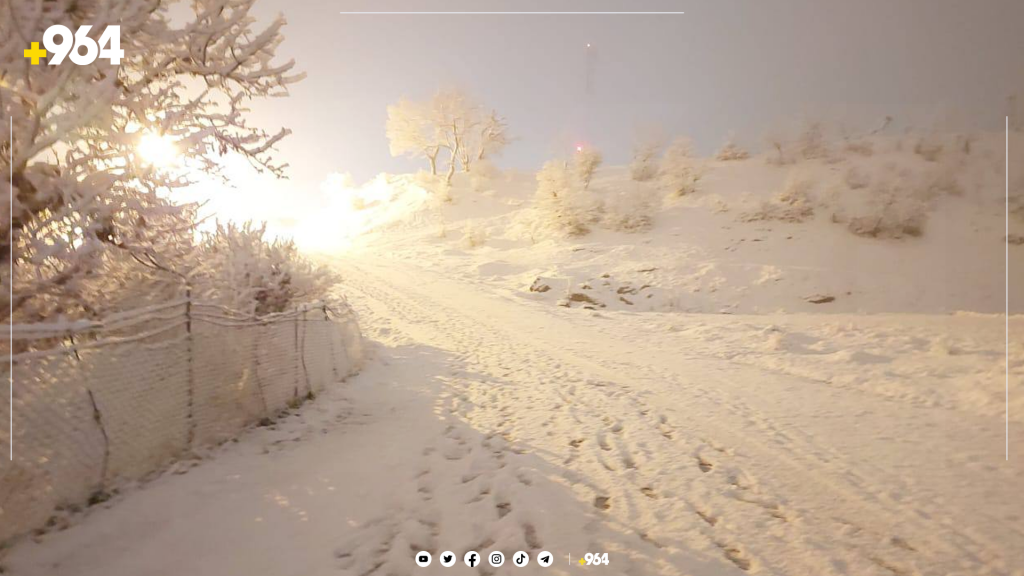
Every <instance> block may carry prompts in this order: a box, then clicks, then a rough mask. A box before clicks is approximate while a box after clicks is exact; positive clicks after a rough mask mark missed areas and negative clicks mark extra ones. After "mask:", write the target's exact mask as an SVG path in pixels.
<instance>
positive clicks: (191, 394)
mask: <svg viewBox="0 0 1024 576" xmlns="http://www.w3.org/2000/svg"><path fill="white" fill-rule="evenodd" d="M185 332H186V334H187V335H186V336H185V342H186V347H185V351H186V353H187V355H188V414H187V418H188V421H187V426H188V432H187V435H186V445H185V448H186V450H192V442H193V441H194V440H195V435H196V422H195V415H194V411H193V406H194V405H195V395H196V391H195V388H196V381H195V360H194V358H193V352H194V350H193V346H192V338H193V337H192V286H191V285H186V286H185Z"/></svg>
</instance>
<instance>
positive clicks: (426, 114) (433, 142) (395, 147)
mask: <svg viewBox="0 0 1024 576" xmlns="http://www.w3.org/2000/svg"><path fill="white" fill-rule="evenodd" d="M430 116H431V115H430V108H429V106H427V105H424V104H421V103H418V102H412V101H409V100H407V99H405V98H403V99H401V100H399V101H398V103H397V104H392V105H390V106H388V121H387V125H386V128H385V130H386V133H387V136H388V143H389V145H390V151H391V155H392V156H402V155H408V156H410V157H413V158H421V157H422V158H426V159H427V161H428V162H430V173H431V174H432V175H435V176H436V175H437V155H438V154H439V153H440V152H441V147H442V146H443V145H444V143H443V141H442V138H441V133H440V132H439V130H438V129H437V126H435V125H434V124H433V122H431V117H430Z"/></svg>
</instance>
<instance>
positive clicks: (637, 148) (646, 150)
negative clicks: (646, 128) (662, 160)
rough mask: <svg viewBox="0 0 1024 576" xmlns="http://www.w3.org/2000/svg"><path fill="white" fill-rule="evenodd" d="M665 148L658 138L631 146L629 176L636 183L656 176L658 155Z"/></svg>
mask: <svg viewBox="0 0 1024 576" xmlns="http://www.w3.org/2000/svg"><path fill="white" fill-rule="evenodd" d="M664 147H665V144H664V142H663V141H662V140H661V139H660V138H645V139H642V140H637V141H636V142H635V143H634V144H633V161H632V162H631V163H630V164H629V175H630V177H631V178H633V180H635V181H637V182H647V181H648V180H651V179H652V178H654V177H655V176H657V175H658V155H659V154H661V149H662V148H664Z"/></svg>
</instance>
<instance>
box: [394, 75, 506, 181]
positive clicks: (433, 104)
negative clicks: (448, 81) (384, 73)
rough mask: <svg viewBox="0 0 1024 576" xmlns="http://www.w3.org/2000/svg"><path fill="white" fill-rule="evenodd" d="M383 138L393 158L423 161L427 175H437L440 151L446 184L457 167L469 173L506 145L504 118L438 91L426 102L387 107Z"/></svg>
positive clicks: (453, 92)
mask: <svg viewBox="0 0 1024 576" xmlns="http://www.w3.org/2000/svg"><path fill="white" fill-rule="evenodd" d="M387 135H388V140H389V141H390V143H391V154H392V155H393V156H399V155H402V154H408V155H410V156H413V157H423V158H426V159H427V160H428V161H429V162H430V172H431V174H435V175H436V174H437V157H438V155H439V154H440V151H441V150H445V151H447V153H448V155H449V162H448V171H447V173H446V174H445V182H446V183H449V184H450V183H451V179H452V176H453V175H454V174H455V170H456V167H457V166H459V165H461V166H462V170H463V171H464V172H469V171H470V169H471V167H472V165H473V162H474V161H476V160H483V159H485V158H486V157H488V156H492V155H495V154H498V153H499V152H500V151H501V149H502V148H504V147H505V145H506V144H508V141H509V136H508V128H507V125H506V123H505V120H504V118H501V117H500V116H498V114H497V112H494V111H492V112H491V113H490V115H485V114H484V113H483V112H482V111H481V108H480V106H479V105H477V104H476V103H475V102H474V101H473V100H472V99H471V98H470V97H469V96H467V95H466V94H465V93H464V92H462V91H460V90H454V89H451V90H443V91H440V92H438V93H437V94H435V95H434V97H433V98H431V99H430V100H429V101H428V102H423V103H419V102H411V101H408V100H404V99H403V100H401V101H399V103H398V104H395V105H392V106H388V124H387Z"/></svg>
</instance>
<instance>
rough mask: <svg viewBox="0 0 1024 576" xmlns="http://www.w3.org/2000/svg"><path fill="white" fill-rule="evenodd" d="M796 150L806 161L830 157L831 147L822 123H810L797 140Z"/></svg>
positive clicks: (805, 126)
mask: <svg viewBox="0 0 1024 576" xmlns="http://www.w3.org/2000/svg"><path fill="white" fill-rule="evenodd" d="M795 144H796V149H797V152H798V153H799V155H800V158H802V159H804V160H818V159H826V158H828V157H829V153H830V150H829V147H828V143H827V142H826V140H825V127H824V126H823V125H822V123H821V122H808V123H807V124H805V125H804V128H803V130H802V131H801V132H800V135H799V136H798V137H797V140H796V143H795Z"/></svg>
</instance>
